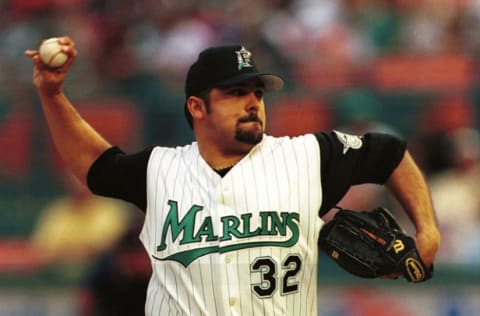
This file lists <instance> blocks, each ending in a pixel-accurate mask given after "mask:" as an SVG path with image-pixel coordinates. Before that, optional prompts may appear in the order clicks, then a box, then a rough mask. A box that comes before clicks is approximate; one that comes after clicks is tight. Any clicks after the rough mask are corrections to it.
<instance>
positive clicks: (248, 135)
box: [235, 129, 263, 145]
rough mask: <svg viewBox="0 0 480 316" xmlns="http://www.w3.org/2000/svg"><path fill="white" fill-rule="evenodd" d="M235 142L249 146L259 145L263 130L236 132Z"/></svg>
mask: <svg viewBox="0 0 480 316" xmlns="http://www.w3.org/2000/svg"><path fill="white" fill-rule="evenodd" d="M235 138H236V140H238V141H239V142H242V143H246V144H249V145H256V144H258V143H260V142H261V141H262V139H263V130H261V129H260V130H255V131H252V130H250V131H246V130H237V133H236V134H235Z"/></svg>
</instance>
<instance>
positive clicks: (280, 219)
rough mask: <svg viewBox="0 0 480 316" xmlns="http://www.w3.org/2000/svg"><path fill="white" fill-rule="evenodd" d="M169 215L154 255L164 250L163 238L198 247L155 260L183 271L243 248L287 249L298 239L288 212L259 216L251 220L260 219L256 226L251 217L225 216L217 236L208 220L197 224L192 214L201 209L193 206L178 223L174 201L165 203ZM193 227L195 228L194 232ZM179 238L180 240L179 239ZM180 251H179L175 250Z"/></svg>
mask: <svg viewBox="0 0 480 316" xmlns="http://www.w3.org/2000/svg"><path fill="white" fill-rule="evenodd" d="M168 204H169V206H170V211H169V212H168V214H167V218H166V220H165V222H164V223H163V229H162V235H161V236H162V238H161V242H160V245H158V247H157V251H159V252H162V251H165V250H168V246H167V242H166V241H167V237H170V238H171V242H170V244H171V243H177V244H179V245H190V244H192V243H196V244H198V245H197V246H195V248H194V249H189V250H180V251H176V252H175V253H171V254H169V255H167V256H166V257H163V258H161V257H157V256H155V255H152V256H153V257H154V258H155V259H158V260H175V261H177V262H180V263H181V264H182V265H183V266H185V267H187V266H188V265H189V264H190V263H191V262H192V261H194V260H195V259H197V258H199V257H201V256H204V255H208V254H211V253H215V252H219V253H226V252H229V251H235V250H240V249H246V248H254V247H265V246H267V247H268V246H271V247H274V246H275V247H285V248H288V247H291V246H293V245H295V244H296V243H297V241H298V237H299V229H298V222H299V220H300V214H298V213H294V212H292V213H289V212H281V213H277V212H259V213H258V214H255V216H257V215H258V216H259V217H260V219H259V221H257V222H258V224H257V225H254V224H252V223H253V221H252V216H254V214H252V213H244V214H240V215H239V216H237V215H227V216H222V217H221V218H220V226H219V227H220V229H219V231H220V232H221V234H216V233H215V232H214V226H215V227H218V225H214V223H213V222H212V217H211V216H207V217H205V218H204V219H203V221H202V222H201V223H200V224H199V223H198V218H197V216H196V214H197V213H198V212H201V211H203V207H202V206H199V205H193V206H192V207H191V208H190V209H189V210H188V212H187V213H186V215H185V216H184V217H183V218H182V219H181V220H179V218H178V203H177V202H176V201H168ZM195 227H199V228H198V230H195V229H194V228H195ZM180 235H181V237H180ZM257 236H258V237H262V236H268V237H269V240H262V239H261V238H259V240H258V241H247V242H242V241H241V240H242V239H248V240H252V239H254V238H253V237H257ZM272 236H278V237H279V239H278V240H274V239H272ZM234 239H235V240H238V242H237V243H235V244H229V245H226V246H221V244H220V243H221V242H223V241H230V240H234ZM179 248H180V249H181V248H182V247H179Z"/></svg>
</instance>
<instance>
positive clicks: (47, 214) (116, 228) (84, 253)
mask: <svg viewBox="0 0 480 316" xmlns="http://www.w3.org/2000/svg"><path fill="white" fill-rule="evenodd" d="M65 188H66V190H67V193H66V195H64V196H61V197H59V198H58V199H55V200H53V201H51V202H50V203H49V204H48V205H46V206H45V207H44V209H43V210H41V211H40V215H39V218H38V222H37V224H36V226H35V227H34V229H33V232H32V235H31V241H32V243H33V245H34V246H35V247H37V248H38V249H39V250H40V251H41V252H42V253H43V255H44V256H45V257H46V260H47V262H59V263H88V262H89V261H90V260H92V259H93V258H94V256H96V255H98V254H99V253H100V252H102V251H105V250H106V249H109V248H111V247H112V246H113V244H114V243H115V242H116V241H117V240H118V238H119V237H120V236H121V235H122V234H123V233H124V231H125V229H126V227H127V225H128V222H129V217H128V215H129V213H128V211H130V210H127V208H128V207H127V206H126V205H125V204H124V203H122V202H118V201H116V200H112V199H106V198H103V197H98V196H94V195H92V194H91V193H90V192H89V191H88V190H87V188H86V187H85V186H83V185H81V184H80V183H79V182H78V181H77V180H76V178H74V177H73V176H71V175H66V176H65Z"/></svg>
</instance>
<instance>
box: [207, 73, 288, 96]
mask: <svg viewBox="0 0 480 316" xmlns="http://www.w3.org/2000/svg"><path fill="white" fill-rule="evenodd" d="M252 78H258V79H260V80H261V81H262V82H263V85H264V88H265V91H267V92H271V91H278V90H281V89H282V88H283V86H284V84H285V81H284V80H283V78H282V77H280V76H278V75H274V74H259V73H243V74H241V75H238V76H236V77H234V78H230V79H228V80H226V81H222V82H219V83H216V84H215V85H214V86H217V87H223V86H229V85H232V84H236V83H241V82H244V81H247V80H249V79H252Z"/></svg>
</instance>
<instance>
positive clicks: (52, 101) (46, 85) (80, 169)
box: [25, 37, 112, 184]
mask: <svg viewBox="0 0 480 316" xmlns="http://www.w3.org/2000/svg"><path fill="white" fill-rule="evenodd" d="M60 43H61V45H62V50H63V52H65V53H66V54H68V56H69V58H68V61H67V62H66V63H65V64H64V65H63V66H61V67H59V68H56V69H50V68H48V67H47V66H45V65H44V64H43V63H42V61H41V60H40V56H39V53H38V50H27V51H25V55H26V56H27V57H29V58H31V59H32V61H33V64H34V71H33V83H34V85H35V87H36V88H37V91H38V95H39V97H40V100H41V103H42V108H43V112H44V114H45V118H46V120H47V124H48V127H49V130H50V134H51V136H52V138H53V141H54V143H55V146H56V148H57V150H58V152H59V153H60V155H61V156H62V158H63V160H64V161H65V163H66V164H67V165H68V166H69V167H70V169H71V170H72V172H73V173H74V174H75V176H76V177H77V178H78V179H79V180H80V181H81V182H82V183H83V184H86V182H87V173H88V170H89V169H90V167H91V166H92V164H93V163H94V162H95V160H96V159H97V158H98V157H99V156H100V155H101V154H102V153H103V152H105V151H106V150H107V149H108V148H110V147H112V145H111V144H110V143H109V142H108V141H107V140H105V139H104V138H103V137H102V136H101V135H100V134H99V133H97V132H96V131H95V130H94V129H93V128H92V127H91V126H90V125H89V124H88V123H87V122H86V121H85V120H84V119H83V118H82V117H81V116H80V114H79V113H78V112H77V110H76V109H75V108H74V106H73V105H72V104H71V102H70V101H69V100H68V99H67V97H66V96H65V94H64V93H63V90H62V85H63V82H64V80H65V77H66V75H67V73H68V70H69V69H70V66H71V65H72V63H73V61H74V60H75V58H76V56H77V51H76V49H75V44H74V42H73V41H72V40H71V39H70V38H69V37H62V38H60Z"/></svg>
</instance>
